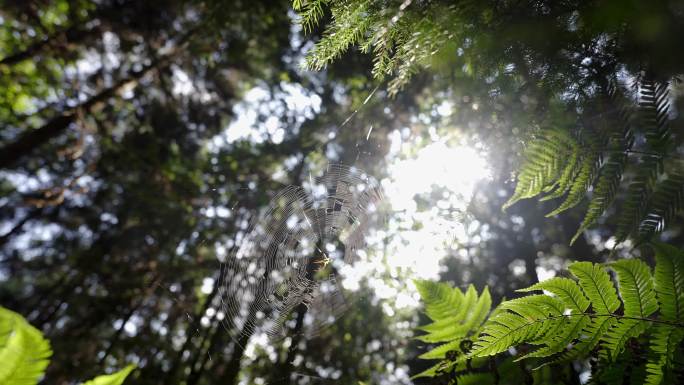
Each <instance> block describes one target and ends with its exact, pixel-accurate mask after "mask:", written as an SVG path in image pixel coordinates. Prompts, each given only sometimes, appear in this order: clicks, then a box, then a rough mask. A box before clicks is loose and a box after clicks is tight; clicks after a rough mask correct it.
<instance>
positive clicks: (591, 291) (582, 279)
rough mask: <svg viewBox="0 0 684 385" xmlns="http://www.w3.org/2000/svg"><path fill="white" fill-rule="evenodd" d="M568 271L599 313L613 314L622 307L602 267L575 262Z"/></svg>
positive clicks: (589, 263)
mask: <svg viewBox="0 0 684 385" xmlns="http://www.w3.org/2000/svg"><path fill="white" fill-rule="evenodd" d="M568 270H570V272H571V273H572V274H573V275H574V276H575V277H577V279H578V280H579V284H580V287H581V288H582V290H583V291H584V294H586V296H587V298H589V300H590V301H591V306H592V307H593V308H594V310H595V311H596V312H597V313H602V314H608V313H613V312H614V311H615V310H617V308H618V307H620V300H619V299H618V297H617V293H616V292H615V286H613V283H612V282H611V280H610V276H609V275H608V273H607V272H606V271H605V270H604V269H603V268H601V266H600V265H597V264H593V263H591V262H575V263H573V264H571V265H570V266H568Z"/></svg>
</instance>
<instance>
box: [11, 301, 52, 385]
mask: <svg viewBox="0 0 684 385" xmlns="http://www.w3.org/2000/svg"><path fill="white" fill-rule="evenodd" d="M0 333H2V337H0V363H2V364H1V365H0V384H10V385H33V384H37V383H38V381H39V380H40V379H41V377H42V376H43V374H44V373H45V369H46V368H47V366H48V363H49V358H50V356H51V355H52V350H51V348H50V342H48V340H46V339H45V338H43V335H42V333H41V332H40V331H39V330H38V329H36V328H35V327H33V326H31V325H30V324H29V323H28V322H26V320H25V319H24V317H22V316H21V315H19V314H17V313H15V312H13V311H11V310H9V309H6V308H3V307H0Z"/></svg>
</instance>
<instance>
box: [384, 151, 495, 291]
mask: <svg viewBox="0 0 684 385" xmlns="http://www.w3.org/2000/svg"><path fill="white" fill-rule="evenodd" d="M408 145H409V143H403V146H402V147H405V146H408ZM490 175H491V174H490V170H489V167H488V165H487V162H486V160H485V159H484V157H483V156H482V155H481V154H480V153H479V152H478V150H476V149H475V148H472V147H468V146H465V145H455V146H449V144H447V142H446V141H444V140H439V141H435V142H433V143H431V144H428V145H427V146H425V147H423V148H421V149H420V150H418V151H417V152H415V155H414V156H412V157H405V158H402V159H400V160H394V161H393V162H392V163H391V164H390V166H389V176H388V178H385V179H383V181H382V185H383V189H384V191H385V194H386V195H385V198H386V199H387V201H388V202H389V203H390V205H391V207H392V211H393V212H394V215H393V218H392V219H391V220H390V223H389V226H390V229H389V231H391V232H396V234H398V236H397V237H394V239H393V240H391V241H390V245H389V246H390V247H389V250H388V251H389V252H390V253H392V255H388V262H389V263H390V265H393V266H396V267H403V268H410V269H411V270H413V272H414V273H415V275H416V276H418V277H421V278H436V277H437V275H438V274H439V262H440V260H441V259H442V258H443V257H444V256H446V254H447V251H448V249H449V248H450V247H454V244H455V243H456V242H458V240H462V239H463V238H464V237H465V231H464V228H463V223H462V220H460V219H462V213H463V211H464V210H465V209H466V207H467V206H468V204H469V202H470V200H471V198H472V195H473V191H474V189H475V186H476V184H477V183H478V182H479V181H481V180H484V179H488V178H489V177H490ZM421 201H422V202H423V204H420V203H419V202H421Z"/></svg>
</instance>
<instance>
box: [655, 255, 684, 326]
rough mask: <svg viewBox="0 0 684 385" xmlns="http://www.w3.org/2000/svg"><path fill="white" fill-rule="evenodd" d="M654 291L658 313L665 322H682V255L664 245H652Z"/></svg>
mask: <svg viewBox="0 0 684 385" xmlns="http://www.w3.org/2000/svg"><path fill="white" fill-rule="evenodd" d="M653 248H654V249H655V252H656V255H655V258H656V267H655V291H656V293H657V297H658V303H659V304H660V313H661V315H662V317H663V319H665V320H667V321H675V322H682V321H684V253H683V252H682V250H679V249H677V248H675V247H673V246H670V245H667V244H664V243H654V244H653Z"/></svg>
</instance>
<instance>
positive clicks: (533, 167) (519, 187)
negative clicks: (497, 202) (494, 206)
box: [502, 129, 579, 210]
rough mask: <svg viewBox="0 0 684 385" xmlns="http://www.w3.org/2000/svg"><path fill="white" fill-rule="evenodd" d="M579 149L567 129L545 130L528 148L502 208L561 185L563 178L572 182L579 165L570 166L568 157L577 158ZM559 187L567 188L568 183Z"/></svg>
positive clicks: (564, 180)
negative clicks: (566, 162)
mask: <svg viewBox="0 0 684 385" xmlns="http://www.w3.org/2000/svg"><path fill="white" fill-rule="evenodd" d="M578 151H579V149H578V146H577V143H576V141H575V140H574V138H572V136H571V135H570V134H569V133H568V132H567V131H566V130H561V129H555V130H545V131H543V132H542V133H541V134H540V135H539V137H538V138H536V139H534V140H533V141H532V142H531V143H530V145H529V147H528V148H527V149H526V150H525V154H524V162H523V165H522V166H521V168H520V172H519V173H518V177H517V183H516V186H515V191H514V193H513V196H511V198H510V199H509V200H508V201H507V202H506V203H504V205H503V207H502V209H503V210H506V209H507V208H508V207H510V206H512V205H513V204H515V203H516V202H518V201H520V200H522V199H527V198H532V197H534V196H537V195H539V194H541V193H542V192H544V191H545V190H546V191H548V190H549V189H550V188H552V187H553V186H556V185H558V179H559V178H562V179H563V184H564V185H565V184H567V183H569V179H570V178H571V176H572V175H573V169H574V167H575V165H574V164H571V165H566V164H565V160H566V159H567V158H568V157H570V158H573V157H575V158H576V157H577V153H578ZM559 188H560V189H561V190H563V189H565V186H562V187H559Z"/></svg>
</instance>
